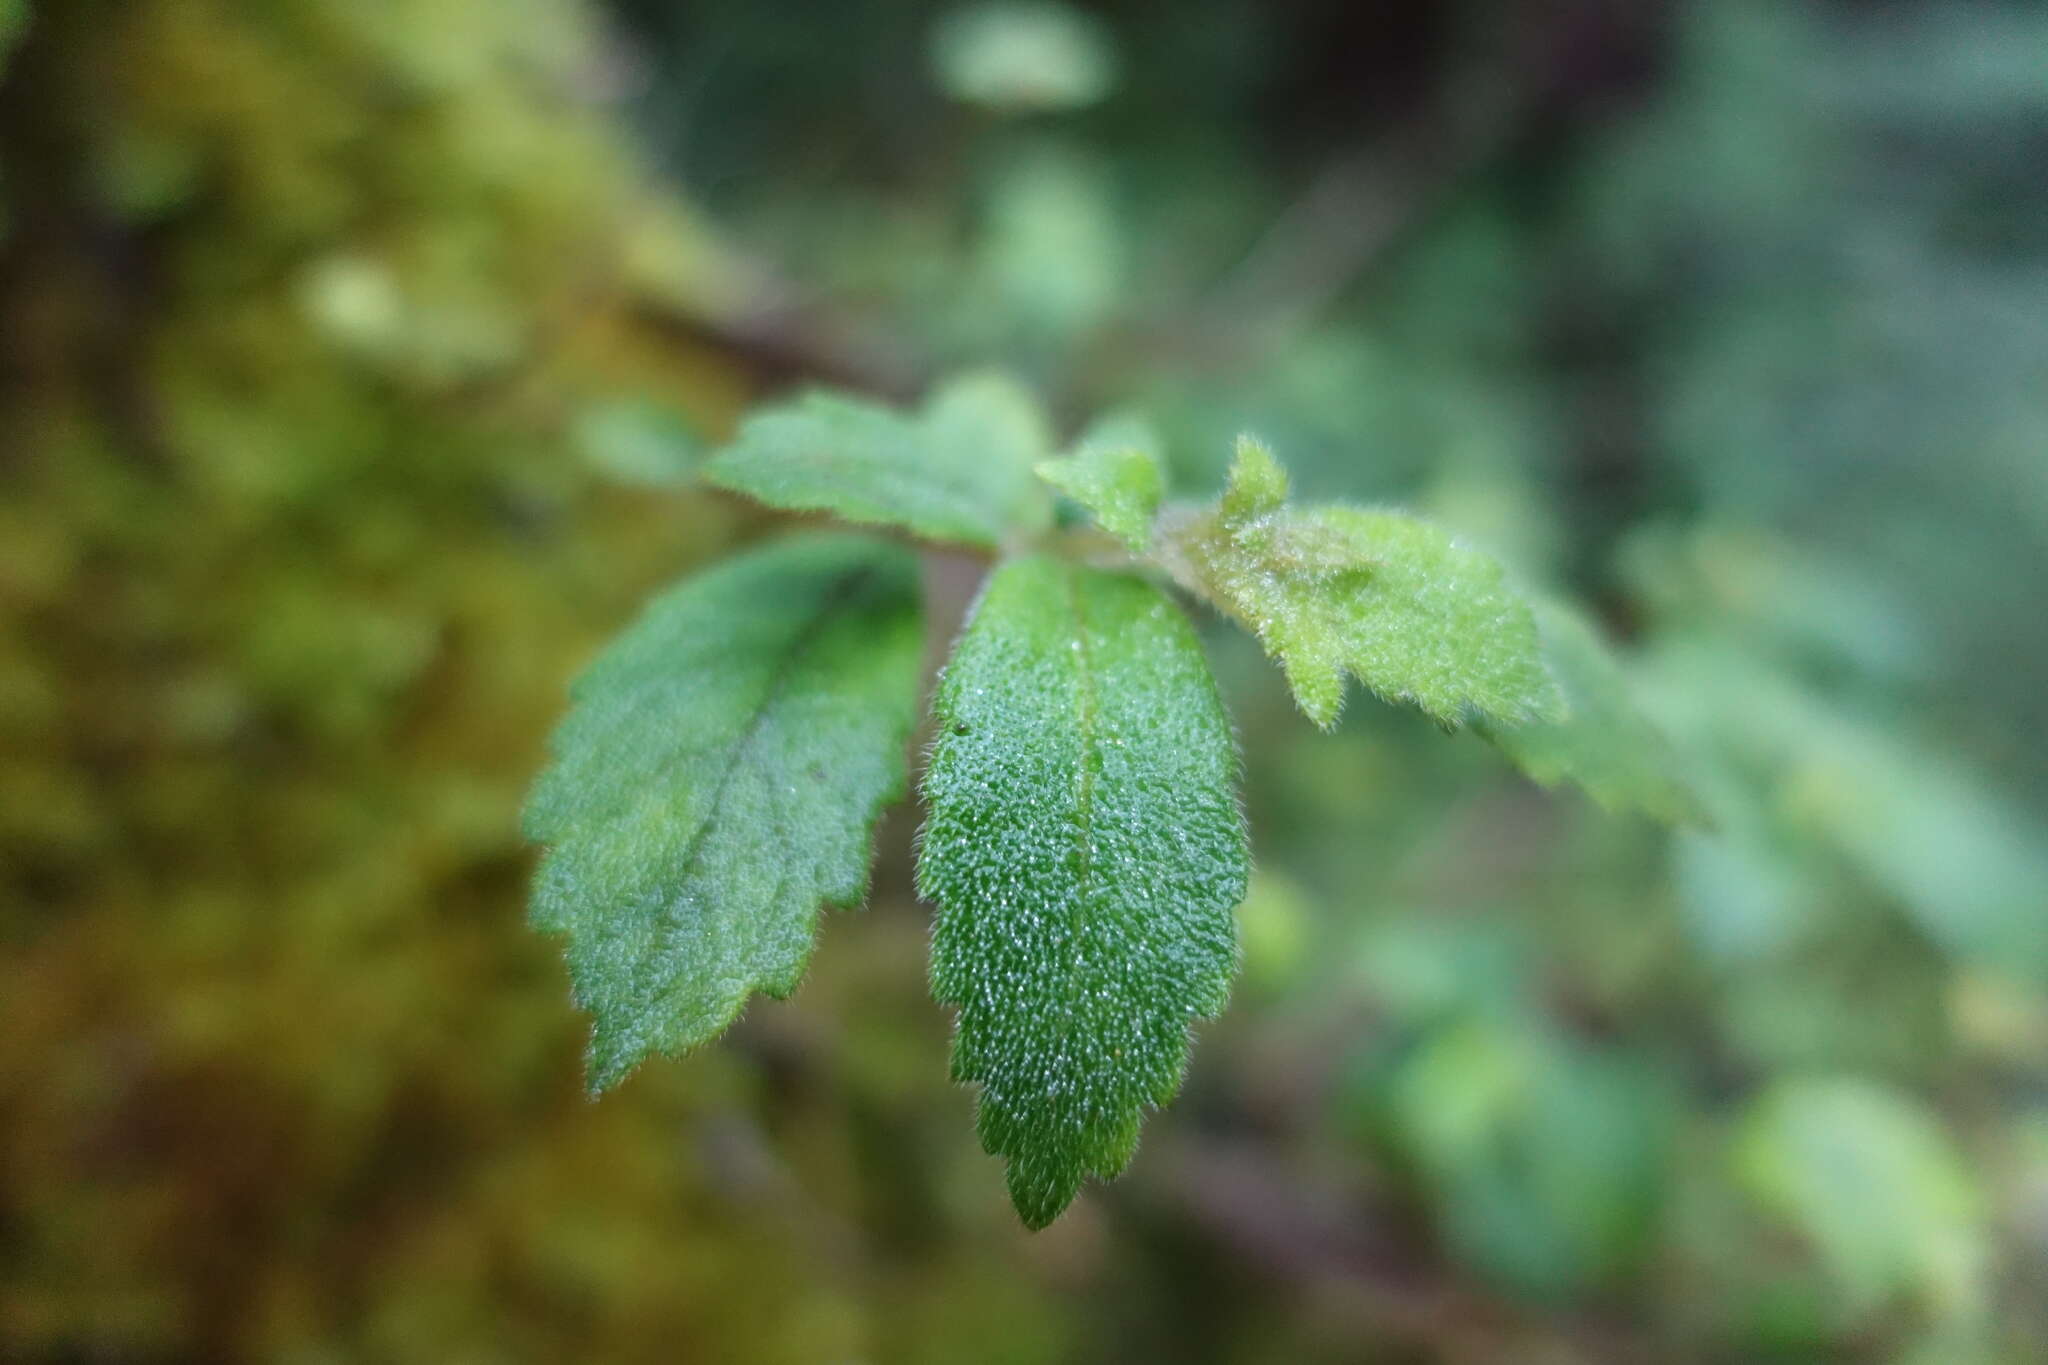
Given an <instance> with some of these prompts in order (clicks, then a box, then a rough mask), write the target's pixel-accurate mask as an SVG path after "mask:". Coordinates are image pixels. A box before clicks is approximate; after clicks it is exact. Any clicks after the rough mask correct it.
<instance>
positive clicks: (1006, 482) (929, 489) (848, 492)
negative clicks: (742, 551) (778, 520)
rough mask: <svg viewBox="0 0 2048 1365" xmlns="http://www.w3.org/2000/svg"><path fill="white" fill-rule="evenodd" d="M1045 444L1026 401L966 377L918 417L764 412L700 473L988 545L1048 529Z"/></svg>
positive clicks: (752, 491)
mask: <svg viewBox="0 0 2048 1365" xmlns="http://www.w3.org/2000/svg"><path fill="white" fill-rule="evenodd" d="M1049 446H1050V436H1049V434H1048V432H1047V430H1046V424H1045V417H1044V415H1043V414H1042V413H1041V412H1040V411H1039V409H1038V407H1037V404H1036V403H1035V402H1034V400H1033V399H1032V398H1031V396H1030V394H1028V393H1027V392H1025V391H1024V390H1023V389H1021V388H1019V387H1018V386H1017V385H1016V384H1014V383H1012V382H1011V381H1009V380H1007V379H1003V378H1001V377H999V376H996V375H970V376H968V377H966V378H963V379H958V380H955V381H953V382H952V383H950V384H948V385H946V386H944V387H943V388H941V389H940V390H938V392H937V393H935V394H934V395H933V396H932V398H931V400H930V401H929V402H928V403H927V404H926V405H925V408H924V410H923V411H922V412H921V413H919V414H918V415H917V416H915V417H907V416H904V415H902V414H900V413H897V412H893V411H891V410H890V409H888V408H884V407H879V406H877V405H875V404H873V403H868V402H864V401H862V400H859V399H854V398H846V397H842V396H840V395H838V394H831V393H811V394H807V395H805V396H804V397H802V398H800V399H798V400H797V401H795V402H794V403H787V404H784V405H782V406H780V407H775V408H769V409H767V410H766V411H764V412H761V413H760V414H758V415H757V416H754V417H750V418H748V419H747V421H746V422H745V424H743V425H742V426H741V428H740V433H739V438H738V439H737V440H736V441H735V442H734V443H733V444H732V445H731V446H729V447H727V448H726V449H725V450H724V451H722V452H720V453H719V454H718V455H717V456H715V457H713V458H712V459H711V460H710V462H709V463H707V464H706V465H705V466H704V474H705V477H707V478H708V479H710V480H711V481H712V482H713V483H716V484H718V485H719V486H721V487H724V488H729V489H731V490H733V491H734V492H737V493H744V494H746V495H747V496H749V497H752V498H756V499H759V500H760V501H762V502H765V503H768V504H770V505H771V506H774V507H786V508H790V509H793V510H796V511H824V512H831V513H833V514H835V515H837V516H840V517H843V518H845V519H846V520H848V521H857V522H866V523H871V524H874V525H882V526H900V527H903V528H904V529H906V530H909V531H911V532H913V533H914V534H916V535H919V536H922V537H924V538H926V539H928V540H939V541H957V542H960V543H964V544H968V545H980V546H984V547H987V548H990V549H993V548H996V547H997V546H1000V545H1001V544H1002V543H1003V542H1004V541H1005V540H1006V539H1008V538H1009V537H1010V536H1011V535H1012V534H1014V533H1016V532H1020V531H1029V530H1032V529H1035V528H1036V527H1039V526H1042V525H1044V524H1045V522H1046V519H1047V513H1048V507H1047V500H1046V498H1045V496H1044V493H1043V490H1041V489H1040V488H1039V487H1038V485H1037V483H1036V481H1035V480H1033V478H1032V475H1031V469H1032V466H1033V464H1035V463H1036V462H1037V461H1038V460H1040V459H1041V458H1043V457H1044V455H1045V454H1046V452H1047V450H1048V448H1049Z"/></svg>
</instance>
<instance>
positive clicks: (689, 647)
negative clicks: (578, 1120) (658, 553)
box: [526, 535, 923, 1092]
mask: <svg viewBox="0 0 2048 1365" xmlns="http://www.w3.org/2000/svg"><path fill="white" fill-rule="evenodd" d="M922 638H923V631H922V625H921V619H920V604H919V601H918V589H917V562H916V558H915V556H913V555H912V554H911V553H910V552H909V551H907V550H904V549H902V548H900V547H896V546H892V545H889V544H887V543H885V542H881V541H877V540H874V539H872V538H869V537H864V536H853V535H817V536H803V537H798V538H795V539H792V540H785V541H782V542H780V543H777V544H774V545H770V546H768V547H767V548H765V549H760V550H756V551H753V552H752V553H750V554H746V555H743V556H741V557H739V558H737V559H734V560H731V561H729V562H727V563H725V564H723V565H721V566H720V567H718V568H717V569H714V570H712V571H711V572H709V573H707V574H704V575H703V576H701V577H699V578H695V579H692V580H690V581H689V582H686V583H684V584H682V585H680V586H679V587H676V588H674V589H671V590H670V591H669V592H667V593H665V594H664V595H662V596H661V597H659V598H657V599H656V600H655V601H654V602H653V603H652V604H651V605H650V606H649V607H648V608H647V610H646V613H645V614H644V615H643V616H642V617H641V618H640V620H639V621H638V622H636V623H635V624H634V625H633V626H632V627H631V628H630V629H628V630H627V631H626V632H625V633H624V634H623V635H621V636H620V637H619V638H618V639H617V640H616V641H614V642H613V644H612V645H611V646H610V648H608V649H607V650H606V651H605V652H604V654H603V655H602V656H600V657H599V658H598V660H597V662H596V663H594V664H593V665H592V666H591V667H590V669H589V671H588V672H586V673H585V674H584V675H583V676H582V677H581V678H580V679H578V680H577V682H576V685H575V687H574V688H573V689H572V692H571V696H572V698H573V700H574V707H573V709H572V710H571V711H570V712H569V715H568V716H567V718H565V719H564V720H563V722H562V724H561V726H560V728H559V729H558V730H557V731H556V732H555V735H554V739H553V742H552V749H553V752H554V764H553V766H552V767H550V768H549V769H548V771H547V772H546V773H544V774H543V775H542V776H541V778H540V781H539V782H538V783H537V784H536V785H535V787H534V791H533V795H532V797H531V799H530V801H529V802H528V805H527V809H526V831H527V836H528V837H529V838H531V839H533V840H534V841H535V842H537V843H543V844H547V845H549V846H550V847H549V849H548V853H547V856H546V858H545V859H544V860H543V861H542V863H541V867H540V872H539V874H538V876H537V877H536V879H535V883H534V892H533V922H534V924H535V926H536V927H537V928H539V929H541V930H543V931H546V932H551V933H562V934H567V935H568V936H569V945H568V958H569V971H570V977H571V979H572V981H573V983H574V986H575V993H576V1000H577V1003H578V1004H579V1005H581V1006H582V1007H583V1008H584V1009H587V1010H589V1011H590V1012H591V1013H592V1014H593V1015H594V1016H595V1028H594V1031H593V1033H592V1036H591V1042H590V1052H589V1075H590V1087H591V1090H592V1091H593V1092H596V1091H602V1090H604V1089H606V1088H607V1087H609V1086H611V1085H613V1084H614V1083H616V1082H618V1081H619V1080H621V1079H623V1078H624V1077H625V1076H626V1075H627V1073H628V1072H630V1071H631V1070H632V1069H633V1067H634V1066H636V1065H637V1064H638V1063H639V1062H640V1060H641V1059H642V1058H644V1057H645V1056H646V1055H647V1054H649V1053H651V1052H668V1053H675V1052H680V1051H682V1050H684V1049H687V1048H690V1047H694V1046H696V1045H697V1044H699V1043H702V1042H705V1041H707V1040H708V1039H710V1038H712V1037H714V1036H715V1035H717V1034H718V1033H719V1032H720V1031H721V1030H723V1029H724V1028H725V1026H726V1025H727V1024H729V1023H731V1022H732V1020H733V1018H734V1017H735V1016H736V1015H737V1014H738V1013H739V1011H740V1008H741V1006H742V1005H743V1004H745V1002H746V999H747V997H748V995H750V994H751V993H752V992H754V991H756V990H760V991H766V992H768V993H769V994H770V995H775V996H786V995H788V994H789V993H790V992H791V991H792V990H794V989H795V988H796V984H797V981H798V980H799V978H800V977H801V976H802V975H803V971H804V966H805V963H806V962H807V961H808V960H809V958H810V952H811V939H812V935H813V933H814V932H815V929H816V925H817V918H818V907H819V904H820V902H830V903H831V904H833V905H840V906H852V905H856V904H858V903H859V902H860V900H861V898H862V897H863V896H864V895H865V894H866V890H867V876H868V871H867V869H868V860H869V853H870V843H871V831H872V827H873V824H874V821H875V817H876V816H877V815H878V814H879V813H880V812H881V810H882V808H883V807H884V806H886V805H888V804H889V803H890V802H892V801H895V800H897V799H898V798H900V797H901V796H902V795H903V793H904V789H905V786H906V776H905V771H904V748H905V745H906V743H907V741H908V739H909V735H910V730H911V727H912V724H913V722H914V720H915V713H916V703H917V687H918V670H919V664H920V659H921V654H922Z"/></svg>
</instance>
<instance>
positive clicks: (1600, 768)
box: [1480, 599, 1704, 824]
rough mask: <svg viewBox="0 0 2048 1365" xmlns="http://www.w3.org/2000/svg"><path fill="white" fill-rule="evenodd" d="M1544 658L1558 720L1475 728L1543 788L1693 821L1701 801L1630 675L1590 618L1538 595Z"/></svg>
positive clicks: (1656, 815)
mask: <svg viewBox="0 0 2048 1365" xmlns="http://www.w3.org/2000/svg"><path fill="white" fill-rule="evenodd" d="M1536 621H1537V626H1538V629H1539V630H1540V631H1541V634H1542V637H1543V652H1544V657H1545V658H1546V659H1547V660H1548V661H1549V664H1550V672H1551V675H1552V676H1553V677H1554V678H1556V679H1557V681H1558V685H1559V687H1560V689H1561V690H1562V691H1563V694H1564V699H1565V704H1566V707H1567V714H1566V715H1565V716H1564V718H1563V719H1560V720H1550V721H1541V720H1539V721H1533V722H1530V723H1528V724H1524V725H1496V724H1492V723H1482V724H1481V726H1480V729H1481V730H1482V731H1483V732H1484V733H1485V734H1486V736H1487V738H1489V739H1491V740H1492V741H1493V742H1494V743H1495V744H1497V745H1499V746H1500V748H1501V750H1502V751H1503V752H1505V753H1506V754H1507V756H1508V757H1509V758H1511V759H1513V760H1514V761H1515V763H1516V765H1517V766H1519V767H1520V768H1521V769H1522V771H1523V772H1525V773H1527V774H1529V776H1530V777H1533V778H1535V779H1536V780H1537V781H1538V782H1541V783H1542V784H1543V785H1545V786H1556V785H1557V784H1558V783H1560V782H1573V783H1576V784H1577V785H1578V786H1580V787H1582V788H1584V789H1585V791H1586V794H1587V795H1589V796H1591V797H1592V798H1593V799H1594V800H1595V801H1597V802H1599V803H1600V804H1601V805H1602V806H1603V807H1605V808H1606V809H1608V810H1610V811H1624V810H1635V811H1640V812H1642V813H1643V814H1645V815H1649V816H1652V817H1654V818H1655V819H1658V820H1663V821H1665V822H1667V823H1670V824H1698V823H1700V822H1701V821H1702V820H1703V819H1704V816H1703V815H1702V814H1701V811H1700V807H1699V803H1698V800H1697V799H1696V798H1695V797H1694V796H1693V794H1692V791H1691V789H1690V788H1689V787H1688V786H1687V785H1686V783H1685V782H1684V781H1683V780H1682V779H1681V778H1680V777H1679V775H1678V755H1677V754H1676V753H1675V752H1674V751H1673V749H1672V747H1671V744H1670V742H1669V741H1668V740H1666V739H1665V737H1664V735H1663V732H1662V731H1660V730H1658V729H1657V727H1656V726H1655V725H1653V724H1651V723H1650V721H1649V719H1648V718H1647V717H1645V716H1644V715H1643V713H1642V712H1641V711H1640V710H1638V709H1637V707H1636V704H1635V701H1634V699H1633V698H1632V697H1631V696H1630V694H1629V686H1628V679H1627V678H1626V677H1624V676H1623V674H1622V671H1621V665H1620V664H1619V663H1618V662H1616V660H1615V658H1614V656H1613V654H1611V653H1610V652H1609V651H1608V649H1607V646H1606V645H1605V644H1604V643H1602V641H1601V639H1600V636H1599V634H1598V633H1597V632H1596V631H1595V630H1594V628H1593V625H1592V623H1591V622H1589V621H1587V620H1586V619H1585V617H1584V616H1583V615H1581V614H1580V613H1579V612H1577V611H1574V610H1573V609H1571V608H1570V607H1567V606H1565V605H1564V604H1563V603H1561V602H1557V601H1552V600H1548V599H1539V600H1538V601H1537V603H1536Z"/></svg>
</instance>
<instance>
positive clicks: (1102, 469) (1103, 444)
mask: <svg viewBox="0 0 2048 1365" xmlns="http://www.w3.org/2000/svg"><path fill="white" fill-rule="evenodd" d="M1038 477H1039V478H1041V479H1044V480H1045V481H1046V482H1047V483H1049V484H1051V485H1052V486H1053V487H1054V488H1057V489H1059V490H1060V492H1062V493H1065V494H1066V495H1067V496H1068V497H1070V498H1072V499H1073V500H1074V501H1075V502H1077V503H1079V504H1081V506H1083V507H1085V508H1087V509H1088V511H1089V513H1090V514H1091V515H1093V516H1094V518H1095V520H1096V521H1097V522H1098V523H1099V524H1100V525H1101V527H1102V529H1103V530H1105V531H1107V532H1109V533H1110V534H1111V535H1113V536H1115V537H1116V538H1117V539H1118V540H1121V541H1122V542H1123V543H1124V544H1125V545H1127V546H1129V547H1130V550H1131V553H1132V554H1143V553H1144V552H1145V549H1146V547H1147V546H1148V545H1150V544H1151V541H1152V519H1153V518H1154V517H1155V516H1157V515H1158V514H1159V501H1160V499H1161V498H1163V497H1165V496H1166V471H1165V469H1164V468H1162V467H1161V465H1160V463H1159V453H1158V447H1157V444H1156V443H1155V442H1154V441H1153V440H1152V439H1151V437H1150V434H1149V433H1148V432H1146V431H1145V430H1143V429H1142V428H1140V427H1136V426H1132V425H1127V424H1125V423H1121V422H1119V423H1116V424H1114V425H1111V424H1107V423H1105V424H1104V425H1103V426H1102V427H1098V428H1097V429H1096V430H1094V431H1091V432H1090V433H1089V434H1088V435H1087V436H1086V437H1084V438H1083V439H1082V441H1081V446H1080V449H1079V450H1078V451H1076V452H1075V453H1074V454H1073V455H1072V456H1071V457H1069V458H1067V459H1064V460H1046V461H1043V462H1042V463H1040V464H1039V466H1038Z"/></svg>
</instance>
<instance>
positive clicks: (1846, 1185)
mask: <svg viewBox="0 0 2048 1365" xmlns="http://www.w3.org/2000/svg"><path fill="white" fill-rule="evenodd" d="M1733 1155H1734V1160H1735V1166H1736V1174H1737V1176H1738V1178H1739V1179H1740V1180H1741V1182H1742V1183H1743V1185H1744V1186H1745V1187H1746V1188H1747V1189H1748V1190H1749V1192H1750V1194H1751V1195H1752V1196H1753V1197H1754V1198H1756V1199H1757V1200H1758V1201H1759V1202H1760V1203H1761V1204H1762V1205H1764V1206H1765V1207H1766V1208H1768V1209H1770V1210H1771V1211H1772V1212H1773V1213H1775V1214H1777V1215H1778V1216H1779V1217H1780V1218H1782V1219H1784V1220H1785V1221H1786V1222H1787V1223H1789V1224H1790V1225H1791V1226H1793V1227H1794V1228H1797V1229H1798V1230H1799V1231H1800V1232H1801V1233H1802V1234H1804V1235H1805V1236H1806V1238H1807V1239H1808V1240H1809V1241H1810V1242H1811V1243H1812V1244H1813V1247H1814V1250H1815V1251H1816V1252H1817V1253H1818V1254H1819V1257H1820V1259H1821V1262H1822V1264H1824V1265H1825V1266H1826V1267H1827V1269H1828V1271H1829V1273H1830V1274H1831V1275H1832V1276H1833V1277H1834V1278H1835V1281H1836V1282H1837V1284H1839V1285H1840V1287H1841V1289H1842V1291H1843V1293H1844V1295H1845V1296H1846V1298H1847V1299H1848V1301H1849V1306H1850V1307H1851V1308H1852V1309H1853V1310H1855V1311H1858V1312H1867V1311H1869V1310H1871V1309H1874V1308H1876V1307H1877V1306H1878V1305H1879V1304H1880V1303H1881V1302H1882V1301H1883V1300H1885V1299H1887V1298H1889V1297H1891V1296H1892V1295H1894V1294H1904V1295H1908V1296H1911V1297H1914V1298H1917V1299H1918V1300H1919V1301H1920V1302H1922V1303H1923V1304H1925V1305H1927V1306H1928V1307H1930V1308H1931V1309H1933V1310H1934V1312H1935V1313H1936V1314H1937V1315H1938V1316H1953V1315H1968V1314H1970V1313H1973V1312H1975V1311H1977V1310H1978V1309H1980V1308H1981V1307H1982V1303H1983V1295H1984V1292H1985V1288H1986V1285H1985V1276H1986V1272H1987V1271H1988V1269H1989V1264H1988V1256H1989V1251H1990V1248H1989V1245H1988V1241H1987V1238H1986V1235H1985V1232H1984V1227H1983V1196H1982V1193H1981V1191H1979V1189H1978V1188H1977V1184H1976V1182H1975V1181H1974V1180H1973V1179H1972V1178H1971V1175H1970V1172H1969V1169H1968V1168H1967V1167H1966V1166H1965V1165H1964V1164H1963V1162H1962V1160H1961V1159H1960V1157H1959V1156H1958V1154H1957V1153H1956V1151H1955V1149H1954V1147H1952V1146H1951V1145H1950V1143H1949V1142H1948V1140H1947V1138H1946V1136H1945V1135H1944V1134H1943V1133H1942V1130H1941V1127H1940V1125H1939V1124H1938V1123H1937V1122H1936V1120H1935V1118H1934V1116H1933V1115H1932V1114H1930V1113H1929V1112H1928V1111H1927V1110H1926V1109H1925V1108H1924V1107H1923V1106H1921V1105H1920V1104H1919V1103H1918V1102H1916V1101H1915V1100H1913V1099H1912V1098H1910V1097H1908V1096H1906V1095H1903V1094H1900V1093H1898V1092H1897V1091H1894V1090H1890V1089H1887V1088H1885V1087H1883V1086H1878V1085H1873V1084H1871V1083H1869V1082H1866V1081H1860V1080H1855V1079H1852V1078H1849V1077H1839V1076H1816V1077H1810V1078H1802V1079H1797V1080H1787V1081H1780V1082H1778V1083H1777V1084H1776V1085H1774V1086H1773V1087H1772V1088H1771V1089H1770V1090H1768V1091H1766V1092H1765V1093H1764V1094H1763V1096H1762V1097H1760V1098H1759V1099H1758V1100H1757V1101H1756V1102H1755V1103H1754V1104H1753V1105H1752V1106H1751V1108H1750V1111H1749V1113H1748V1114H1747V1116H1746V1117H1745V1118H1744V1120H1743V1123H1742V1125H1741V1130H1740V1132H1739V1135H1738V1136H1737V1139H1736V1143H1735V1148H1734V1153H1733Z"/></svg>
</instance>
